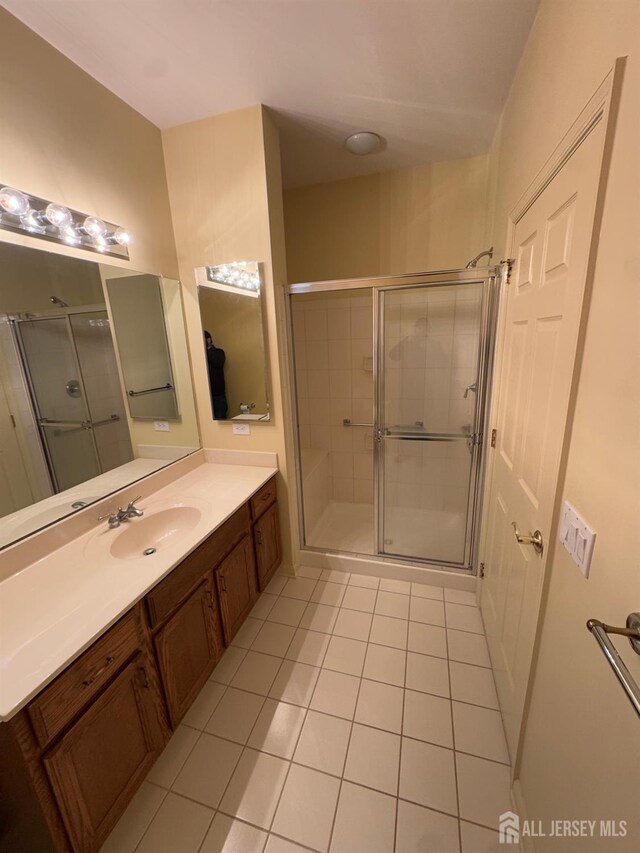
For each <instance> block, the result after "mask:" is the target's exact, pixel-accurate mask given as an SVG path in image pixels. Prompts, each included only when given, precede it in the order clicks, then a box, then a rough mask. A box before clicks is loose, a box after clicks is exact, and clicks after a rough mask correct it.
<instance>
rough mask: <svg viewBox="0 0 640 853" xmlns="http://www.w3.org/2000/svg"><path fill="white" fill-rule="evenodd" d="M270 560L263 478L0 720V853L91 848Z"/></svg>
mask: <svg viewBox="0 0 640 853" xmlns="http://www.w3.org/2000/svg"><path fill="white" fill-rule="evenodd" d="M280 560H281V548H280V531H279V526H278V505H277V495H276V483H275V478H272V479H271V480H270V481H269V482H268V483H265V485H264V486H262V487H261V488H260V489H259V490H258V491H257V492H256V494H255V495H254V496H253V497H252V498H251V499H250V500H249V501H247V503H245V504H244V505H243V506H241V507H240V509H238V510H237V511H236V512H235V513H234V514H233V515H232V516H231V517H230V518H228V519H227V520H226V521H225V522H224V523H223V524H222V525H221V526H220V527H219V528H218V529H217V530H215V531H214V532H213V533H212V534H211V535H210V536H209V537H208V538H207V539H206V540H205V541H204V542H203V543H201V544H200V545H199V546H198V547H197V548H195V549H194V551H192V553H191V554H189V555H188V556H187V557H185V559H184V560H183V561H182V562H181V563H180V564H179V565H177V566H176V567H175V568H174V569H173V570H172V571H171V572H170V573H169V574H168V575H167V576H166V577H165V578H163V579H162V580H161V581H160V582H159V583H158V584H157V585H156V586H155V587H154V588H153V589H152V590H150V591H149V593H148V594H147V595H146V597H145V599H144V600H143V601H141V602H139V603H137V604H135V605H134V606H133V607H132V608H131V609H130V610H129V612H128V613H126V614H125V615H124V616H123V617H122V618H121V619H120V620H119V621H118V622H117V623H116V624H115V625H114V626H113V627H111V628H110V629H109V630H108V631H107V632H106V633H105V634H103V635H102V636H101V637H99V638H98V639H97V640H96V641H95V642H94V643H93V645H91V646H90V647H89V648H88V649H87V650H86V651H85V652H84V653H83V654H82V655H80V657H79V658H77V660H75V661H74V662H73V663H71V664H70V665H69V666H68V667H67V669H65V670H64V671H63V672H62V673H61V674H60V675H59V676H58V677H57V678H56V679H55V680H54V681H52V682H51V684H49V685H47V686H46V687H45V688H43V690H42V691H41V692H40V693H39V694H38V695H37V696H36V697H35V698H34V699H32V700H31V702H30V703H29V704H28V705H27V706H26V707H25V708H24V709H22V710H21V711H19V712H18V714H17V715H16V716H15V717H14V718H13V719H12V720H10V721H9V722H8V723H3V724H2V725H1V726H0V853H9V851H10V853H15V851H16V850H17V849H24V850H27V849H29V850H30V849H33V850H34V851H35V850H37V851H38V853H95V852H96V851H97V850H99V848H100V846H101V845H102V844H103V842H104V841H105V840H106V838H107V836H108V834H109V833H110V831H111V829H112V828H113V826H114V825H115V823H116V822H117V820H118V818H119V817H120V816H121V815H122V813H123V811H124V810H125V808H126V806H127V804H128V803H129V801H130V800H131V798H132V797H133V795H134V793H135V791H136V790H137V789H138V787H139V786H140V785H141V783H142V781H143V780H144V778H145V776H146V775H147V773H148V772H149V770H150V768H151V766H152V765H153V763H154V761H155V760H156V758H157V757H158V755H159V754H160V752H161V751H162V749H163V748H164V746H165V744H166V743H167V741H168V740H169V737H170V736H171V731H172V730H173V729H175V728H176V726H177V725H178V723H179V722H180V720H181V719H182V718H183V717H184V715H185V714H186V712H187V710H188V709H189V706H190V705H191V703H192V702H193V701H194V699H195V698H196V696H197V695H198V693H199V691H200V690H201V688H202V686H203V685H204V683H205V682H206V680H207V678H208V677H209V675H210V674H211V672H212V670H213V669H214V667H215V665H216V663H217V662H218V661H219V660H220V657H221V656H222V653H223V651H224V646H225V645H228V644H229V643H230V642H231V640H232V639H233V637H234V636H235V634H236V633H237V631H238V630H239V628H240V626H241V625H242V623H243V622H244V620H245V618H246V617H247V615H248V613H249V611H250V610H251V608H252V607H253V605H254V603H255V601H256V599H257V597H258V587H259V588H260V590H262V589H264V587H265V586H266V584H267V583H268V582H269V580H270V578H271V576H272V575H273V573H274V572H275V570H276V568H277V567H278V565H279V564H280ZM7 804H9V805H7ZM3 823H4V824H6V826H1V825H2V824H3Z"/></svg>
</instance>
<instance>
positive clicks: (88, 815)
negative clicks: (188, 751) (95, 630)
mask: <svg viewBox="0 0 640 853" xmlns="http://www.w3.org/2000/svg"><path fill="white" fill-rule="evenodd" d="M152 667H153V664H152V663H150V661H149V659H148V658H147V657H146V655H145V654H144V653H143V652H140V653H139V654H137V655H136V656H135V657H134V658H133V659H132V660H131V661H130V662H129V663H128V664H127V665H126V666H125V668H124V669H123V670H122V672H121V673H120V674H119V675H118V676H116V678H115V679H114V680H113V681H112V683H111V684H110V685H109V687H107V689H106V690H105V691H104V692H103V693H101V694H100V696H99V697H98V698H97V699H96V700H95V701H94V702H93V703H92V704H91V705H90V706H89V708H88V709H87V710H86V711H85V713H84V714H82V716H81V717H80V718H79V719H78V720H77V722H75V723H74V724H73V725H72V726H71V728H70V729H69V731H68V732H67V733H66V734H64V735H63V736H62V738H61V740H60V741H59V742H58V743H57V744H56V745H55V746H54V747H52V749H50V750H49V751H48V752H46V753H45V754H44V755H43V759H42V760H43V763H44V766H45V768H46V770H47V773H48V776H49V779H50V782H51V786H52V788H53V792H54V795H55V798H56V801H57V804H58V808H59V809H60V812H61V814H62V818H63V821H64V824H65V827H66V829H67V832H68V834H69V838H70V840H71V844H72V847H73V849H74V850H82V851H97V850H98V849H99V848H100V846H101V844H102V842H103V841H104V840H105V839H106V837H107V836H108V834H109V832H110V831H111V829H112V828H113V826H114V825H115V823H116V821H117V820H118V818H119V817H120V815H121V814H122V812H123V811H124V809H125V808H126V806H127V804H128V803H129V800H130V799H131V798H132V796H133V794H134V793H135V791H136V790H137V789H138V787H139V786H140V784H141V783H142V781H143V780H144V778H145V776H146V775H147V773H148V772H149V770H150V769H151V767H152V765H153V763H154V761H155V760H156V758H157V757H158V756H159V755H160V752H161V751H162V749H163V748H164V745H165V743H166V727H165V725H164V724H163V715H164V708H163V706H162V699H161V697H160V694H159V691H158V689H157V683H156V684H154V683H153V677H152Z"/></svg>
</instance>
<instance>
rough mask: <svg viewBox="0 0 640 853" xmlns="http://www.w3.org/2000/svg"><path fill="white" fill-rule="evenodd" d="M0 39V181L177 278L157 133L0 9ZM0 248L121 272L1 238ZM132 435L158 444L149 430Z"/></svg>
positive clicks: (44, 245) (144, 266)
mask: <svg viewBox="0 0 640 853" xmlns="http://www.w3.org/2000/svg"><path fill="white" fill-rule="evenodd" d="M0 32H1V33H2V63H1V66H0V115H1V116H2V121H1V122H0V164H1V166H0V168H1V170H2V175H1V176H0V178H1V180H2V181H3V182H5V183H6V184H8V185H10V186H15V187H18V188H19V189H22V190H26V191H27V192H30V193H33V194H34V195H39V196H42V197H44V198H50V199H52V200H54V201H57V202H60V203H62V204H66V205H69V206H70V207H73V208H75V209H77V210H81V211H86V212H87V213H93V214H95V215H97V216H100V217H102V218H104V219H106V220H108V221H110V222H115V223H117V224H118V225H124V226H126V227H127V228H128V229H130V231H131V232H132V234H133V237H134V242H133V244H132V246H131V251H130V254H131V261H130V266H131V268H132V269H134V270H140V271H144V272H152V273H162V274H163V275H166V276H169V277H173V278H177V274H178V268H177V261H176V253H175V243H174V238H173V231H172V225H171V214H170V209H169V198H168V194H167V182H166V177H165V168H164V159H163V151H162V139H161V135H160V131H159V129H158V128H157V127H155V125H153V124H151V122H149V121H147V120H146V119H145V118H143V116H141V115H140V114H139V113H137V112H136V111H135V110H133V109H132V108H131V107H129V106H128V105H127V104H125V103H124V101H121V100H120V99H119V98H117V97H116V96H115V95H114V94H112V93H111V92H109V91H108V90H107V89H105V88H104V86H101V85H100V84H99V83H97V82H96V81H95V80H94V79H93V78H91V77H90V76H89V75H88V74H85V73H84V71H81V70H80V69H79V68H78V66H77V65H74V64H73V63H72V62H70V61H69V60H68V59H66V58H65V57H64V56H63V55H62V54H61V53H59V52H58V51H57V50H55V49H54V48H53V47H51V45H49V44H47V43H46V42H45V41H44V40H43V39H41V38H40V37H39V36H37V35H36V34H35V33H34V32H32V31H31V30H29V29H28V28H27V27H25V26H24V24H22V23H20V22H19V21H18V20H17V19H16V18H14V17H13V16H12V15H9V13H8V12H6V11H5V10H4V9H0ZM0 240H1V241H6V242H10V243H17V244H20V245H26V246H31V247H33V248H36V249H40V250H44V251H47V252H58V253H62V254H65V255H69V256H73V257H78V258H85V259H87V258H88V259H91V260H93V261H97V260H100V263H101V264H113V265H115V266H117V267H122V266H127V262H126V261H122V260H120V259H115V258H114V259H110V258H105V257H102V256H100V255H96V254H91V253H87V252H85V251H82V250H79V249H72V248H70V247H68V246H58V245H56V244H55V243H48V242H44V241H42V240H37V239H35V238H31V237H25V236H22V235H17V234H11V233H9V232H7V231H3V232H0ZM59 295H60V296H64V294H59ZM138 433H139V434H138V435H137V441H139V442H141V443H149V444H153V443H154V441H155V439H156V437H157V436H158V435H159V434H158V433H156V432H154V430H153V426H152V425H150V424H147V425H145V426H144V428H141V429H140V430H138Z"/></svg>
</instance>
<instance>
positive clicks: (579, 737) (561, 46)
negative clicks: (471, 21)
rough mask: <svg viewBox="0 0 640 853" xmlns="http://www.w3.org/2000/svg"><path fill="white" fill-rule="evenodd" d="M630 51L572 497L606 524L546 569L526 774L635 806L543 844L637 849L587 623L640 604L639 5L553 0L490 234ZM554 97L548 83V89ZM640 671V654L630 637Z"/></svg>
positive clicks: (583, 381)
mask: <svg viewBox="0 0 640 853" xmlns="http://www.w3.org/2000/svg"><path fill="white" fill-rule="evenodd" d="M625 54H629V62H628V65H627V69H626V75H625V80H624V85H623V93H622V101H621V107H620V114H619V119H618V126H617V133H616V138H615V144H614V148H613V153H612V163H611V171H610V176H609V182H608V187H607V192H606V198H605V203H604V214H603V221H602V229H601V236H600V243H599V249H598V258H597V263H596V268H595V277H594V283H593V294H592V301H591V309H590V314H589V319H588V325H587V329H586V337H585V342H584V356H583V359H582V365H581V370H580V376H579V386H578V391H577V401H576V406H575V414H574V420H573V427H572V430H571V445H570V450H569V455H568V462H567V467H566V476H565V477H564V480H563V481H562V482H561V490H562V496H563V498H566V499H567V500H569V501H570V502H571V503H572V504H573V505H574V506H575V507H576V508H578V510H579V511H580V512H582V513H583V514H584V516H585V517H586V519H587V520H588V521H589V523H590V524H591V525H593V527H594V528H595V530H596V531H597V534H598V538H597V541H596V546H595V551H594V558H593V563H592V567H591V576H590V578H589V580H585V579H584V577H583V576H582V575H581V574H580V572H579V570H578V569H577V567H576V566H575V565H574V564H573V562H572V561H571V560H570V559H569V557H568V555H567V554H566V552H565V551H564V549H563V548H562V547H561V546H560V545H559V544H558V543H557V542H550V543H549V547H550V548H551V549H552V557H551V560H550V564H551V565H550V581H549V586H548V590H547V604H546V611H545V614H544V622H543V629H542V635H541V642H540V648H539V655H538V660H537V667H536V670H535V680H534V683H533V692H532V696H531V704H530V712H529V717H528V721H527V727H526V734H525V739H524V747H523V752H522V762H521V768H520V786H521V791H522V794H523V796H524V800H525V803H526V807H527V811H528V814H529V817H531V818H534V819H536V820H544V821H548V820H551V819H553V818H569V819H574V818H587V819H589V818H590V819H593V818H596V819H600V818H611V819H626V820H628V821H629V822H630V826H629V835H628V836H627V838H626V839H619V840H616V841H612V840H610V841H605V840H603V839H599V838H596V839H593V840H588V839H583V838H575V839H572V838H563V839H556V840H555V841H554V839H551V838H545V839H537V840H536V844H535V849H536V851H547V850H553V851H562V853H572V851H576V853H587V851H593V853H596V851H597V853H600V851H603V850H605V849H606V850H612V851H614V850H615V851H621V852H622V851H632V850H633V851H636V850H638V848H639V846H640V825H639V824H638V805H639V800H638V767H639V766H640V737H639V729H638V719H637V716H636V715H635V714H634V713H633V710H632V709H631V706H630V705H629V703H628V701H627V699H626V698H625V696H624V694H623V692H622V690H621V688H620V686H619V685H618V683H617V681H616V680H615V677H614V675H613V673H612V671H611V670H610V668H609V666H608V665H607V663H606V662H605V660H604V658H603V656H602V653H601V652H600V651H599V649H598V647H597V645H596V642H595V640H594V639H593V638H592V637H591V636H590V635H589V634H588V632H587V631H586V629H585V622H586V620H587V619H588V618H589V617H596V618H599V619H602V620H604V621H606V622H609V623H614V624H623V623H624V620H625V618H626V616H627V613H628V612H629V611H630V610H632V609H636V610H637V609H639V608H640V576H639V575H638V559H637V555H638V553H639V551H640V525H639V524H638V518H639V517H640V512H639V510H640V506H639V500H638V496H639V494H640V490H639V489H638V483H639V481H640V443H639V436H640V429H639V426H640V423H639V417H638V415H639V404H640V381H639V379H638V376H639V374H638V359H639V356H640V349H639V345H638V340H639V338H638V320H639V319H640V310H639V309H640V304H639V294H640V286H639V285H640V281H639V270H640V256H639V254H638V246H639V242H638V222H639V221H640V180H639V162H640V158H639V156H638V152H639V151H640V132H639V124H638V116H639V110H638V105H639V104H640V4H638V2H637V0H628V2H627V0H614V2H612V1H611V0H562V2H559V0H543V2H542V5H541V7H540V11H539V14H538V17H537V20H536V22H535V25H534V28H533V30H532V33H531V37H530V40H529V43H528V45H527V49H526V53H525V55H524V57H523V60H522V63H521V66H520V68H519V71H518V75H517V78H516V81H515V83H514V86H513V89H512V92H511V94H510V97H509V101H508V103H507V105H506V109H505V112H504V115H503V120H502V126H501V133H500V134H499V135H498V137H497V138H496V141H495V143H494V148H493V150H492V156H491V161H492V168H491V172H492V178H493V181H494V189H495V199H494V202H495V220H494V221H495V228H494V239H495V241H496V248H497V250H498V252H501V251H504V240H505V236H506V224H507V215H508V211H509V209H510V207H511V206H512V205H513V204H514V203H515V202H516V201H517V199H518V197H519V195H520V194H521V192H522V191H523V189H524V188H525V187H526V186H527V184H528V183H529V182H530V181H531V179H532V178H533V176H534V174H535V173H536V172H537V170H538V169H539V168H540V166H541V165H542V164H543V162H544V161H545V159H546V158H547V156H548V155H549V154H550V153H551V151H552V149H553V148H554V147H555V145H556V143H557V142H558V141H559V140H560V138H561V137H562V135H563V134H564V132H565V131H566V130H567V129H568V127H569V125H570V124H571V122H572V121H573V119H574V118H575V117H576V116H577V114H578V113H579V111H580V109H581V108H582V107H583V106H584V104H585V103H586V102H587V100H588V99H589V97H590V96H591V94H592V93H593V92H594V91H595V89H596V88H597V86H598V84H599V83H600V82H601V81H602V79H603V78H604V77H605V75H606V74H607V72H608V71H609V70H610V68H611V67H612V65H613V63H614V60H615V58H616V57H617V56H621V55H625ZM551 95H552V96H551ZM616 645H617V646H618V648H619V649H620V651H621V653H622V655H623V656H624V658H625V660H626V662H627V664H628V665H629V667H630V668H631V669H632V671H633V673H634V674H635V676H636V678H637V679H638V680H639V681H640V658H638V657H637V656H636V655H634V654H633V653H632V652H631V650H630V647H629V645H628V643H627V642H626V641H625V640H623V639H618V640H617V641H616Z"/></svg>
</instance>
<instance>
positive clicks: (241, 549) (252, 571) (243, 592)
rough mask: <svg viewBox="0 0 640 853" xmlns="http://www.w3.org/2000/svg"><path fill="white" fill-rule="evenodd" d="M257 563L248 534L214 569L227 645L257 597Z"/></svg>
mask: <svg viewBox="0 0 640 853" xmlns="http://www.w3.org/2000/svg"><path fill="white" fill-rule="evenodd" d="M256 581H257V579H256V564H255V559H254V556H253V546H252V544H251V539H250V538H249V536H245V537H244V539H243V540H242V541H241V542H240V543H239V544H238V545H236V547H235V548H234V549H233V551H232V552H231V553H230V554H229V556H228V557H227V558H226V559H224V560H223V561H222V562H221V563H220V565H219V566H218V568H217V569H216V583H217V586H218V595H219V597H220V612H221V614H222V627H223V629H224V638H225V641H226V643H227V645H229V643H230V642H231V640H232V639H233V637H234V635H235V634H236V632H237V630H238V628H239V627H240V626H241V625H242V623H243V622H244V620H245V618H246V616H247V614H248V613H249V611H250V610H251V608H252V606H253V604H254V602H255V600H256V598H257V596H258V589H257V583H256Z"/></svg>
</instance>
